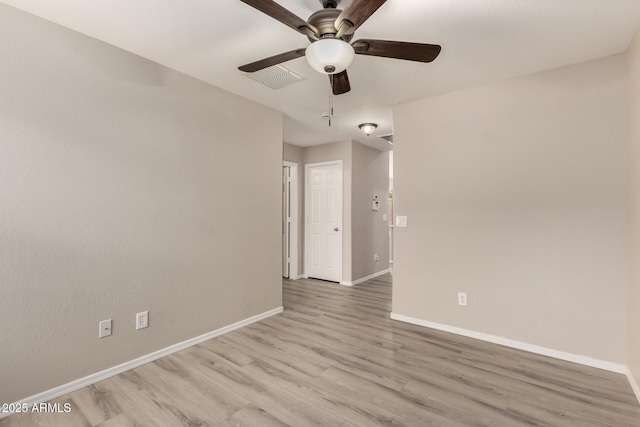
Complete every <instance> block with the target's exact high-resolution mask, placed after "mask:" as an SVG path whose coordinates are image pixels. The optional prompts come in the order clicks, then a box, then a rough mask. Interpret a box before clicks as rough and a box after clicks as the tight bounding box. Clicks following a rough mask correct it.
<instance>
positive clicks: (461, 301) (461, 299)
mask: <svg viewBox="0 0 640 427" xmlns="http://www.w3.org/2000/svg"><path fill="white" fill-rule="evenodd" d="M458 305H462V306H464V307H466V306H467V293H466V292H458Z"/></svg>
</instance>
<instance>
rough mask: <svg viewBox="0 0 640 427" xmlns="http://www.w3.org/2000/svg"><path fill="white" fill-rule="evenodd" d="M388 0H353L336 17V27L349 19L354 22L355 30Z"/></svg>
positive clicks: (351, 22)
mask: <svg viewBox="0 0 640 427" xmlns="http://www.w3.org/2000/svg"><path fill="white" fill-rule="evenodd" d="M386 1H387V0H353V1H352V2H351V3H350V4H349V5H348V6H347V7H345V8H344V10H343V11H342V13H341V14H340V15H339V16H338V19H336V23H335V26H336V28H338V29H339V28H340V26H341V25H342V22H343V21H349V23H350V24H353V25H352V26H353V30H354V31H355V30H356V29H357V28H358V27H359V26H360V25H362V24H364V21H366V20H367V19H369V17H370V16H371V15H373V12H375V11H376V10H378V8H379V7H380V6H382V5H383V4H385V3H386Z"/></svg>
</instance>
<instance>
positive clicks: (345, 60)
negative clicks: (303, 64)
mask: <svg viewBox="0 0 640 427" xmlns="http://www.w3.org/2000/svg"><path fill="white" fill-rule="evenodd" d="M355 54H356V53H355V51H354V50H353V47H351V45H350V44H349V43H347V42H344V41H342V40H338V39H322V40H318V41H315V42H313V43H311V45H310V46H309V47H308V48H307V51H306V52H305V56H306V58H307V62H308V63H309V65H311V68H313V69H314V70H316V71H317V72H319V73H323V74H337V73H341V72H343V71H344V70H346V69H347V67H349V65H351V63H352V62H353V57H354V56H355Z"/></svg>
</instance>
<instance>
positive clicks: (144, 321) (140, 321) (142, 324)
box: [136, 311, 149, 329]
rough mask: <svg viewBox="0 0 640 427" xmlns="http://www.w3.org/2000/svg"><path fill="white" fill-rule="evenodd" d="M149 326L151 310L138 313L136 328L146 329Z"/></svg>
mask: <svg viewBox="0 0 640 427" xmlns="http://www.w3.org/2000/svg"><path fill="white" fill-rule="evenodd" d="M148 326H149V312H148V311H141V312H140V313H138V314H136V329H144V328H147V327H148Z"/></svg>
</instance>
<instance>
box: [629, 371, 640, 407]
mask: <svg viewBox="0 0 640 427" xmlns="http://www.w3.org/2000/svg"><path fill="white" fill-rule="evenodd" d="M625 374H626V375H627V378H628V379H629V384H631V388H632V389H633V392H634V393H635V395H636V399H638V403H640V384H638V381H636V377H635V376H634V375H633V372H631V369H630V368H627V369H626V371H625Z"/></svg>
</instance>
